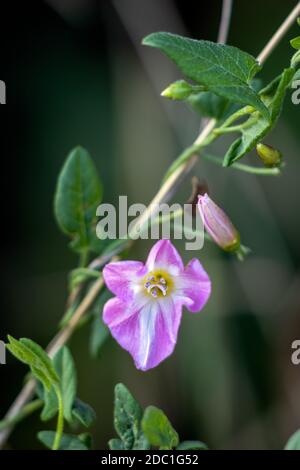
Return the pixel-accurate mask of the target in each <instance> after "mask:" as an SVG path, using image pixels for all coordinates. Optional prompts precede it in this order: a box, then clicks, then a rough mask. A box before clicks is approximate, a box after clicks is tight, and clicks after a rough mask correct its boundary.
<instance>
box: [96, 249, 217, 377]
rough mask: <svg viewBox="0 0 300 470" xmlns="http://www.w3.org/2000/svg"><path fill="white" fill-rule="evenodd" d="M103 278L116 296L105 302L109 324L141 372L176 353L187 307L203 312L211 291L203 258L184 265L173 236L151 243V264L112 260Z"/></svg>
mask: <svg viewBox="0 0 300 470" xmlns="http://www.w3.org/2000/svg"><path fill="white" fill-rule="evenodd" d="M103 277H104V280H105V283H106V285H107V287H108V289H109V290H111V291H112V292H113V294H115V296H116V297H114V298H112V299H110V300H108V302H107V303H106V304H105V306H104V309H103V320H104V323H106V325H107V326H108V327H109V329H110V331H111V334H112V336H113V337H114V338H115V339H116V341H117V342H118V343H119V344H120V345H121V346H122V347H123V348H124V349H126V351H128V352H129V353H130V354H131V355H132V357H133V359H134V361H135V365H136V367H137V368H138V369H141V370H148V369H151V368H152V367H155V366H157V365H158V364H159V363H160V362H162V361H163V360H164V359H166V357H168V356H169V355H170V354H172V352H173V350H174V347H175V344H176V341H177V333H178V328H179V325H180V321H181V313H182V307H183V306H184V307H186V308H187V309H188V310H189V311H190V312H194V313H196V312H199V311H200V310H201V309H202V308H203V307H204V305H205V304H206V302H207V300H208V298H209V296H210V291H211V283H210V279H209V277H208V275H207V273H206V272H205V271H204V269H203V267H202V266H201V264H200V262H199V261H198V260H197V259H195V258H194V259H192V260H191V261H190V262H189V263H188V265H187V266H186V267H184V265H183V262H182V259H181V257H180V255H179V253H178V252H177V250H176V249H175V247H174V246H173V245H172V243H171V242H170V241H169V240H160V241H158V242H157V243H156V244H155V245H154V246H153V247H152V249H151V250H150V253H149V255H148V259H147V261H146V264H143V263H141V262H139V261H119V262H115V263H109V264H107V265H106V266H105V267H104V269H103Z"/></svg>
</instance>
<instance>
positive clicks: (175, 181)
mask: <svg viewBox="0 0 300 470" xmlns="http://www.w3.org/2000/svg"><path fill="white" fill-rule="evenodd" d="M299 15H300V3H298V5H297V6H296V7H295V8H294V9H293V11H292V12H291V13H290V14H289V16H288V17H287V19H286V20H285V21H284V22H283V23H282V25H281V26H280V27H279V29H278V30H277V32H276V33H275V34H274V36H272V38H271V39H270V41H269V42H268V43H267V45H266V46H265V47H264V49H263V50H262V52H261V53H260V54H259V55H258V57H257V60H258V61H259V62H260V63H261V64H262V63H263V62H265V60H266V59H267V58H268V57H269V55H270V54H271V52H272V51H273V50H274V49H275V47H276V46H277V44H278V43H279V41H280V39H281V38H282V37H283V36H284V34H285V33H286V32H287V30H288V29H289V27H290V26H291V25H292V24H293V22H294V21H295V20H296V18H297V16H299ZM214 126H215V122H214V121H213V120H210V121H209V122H208V123H207V124H206V126H205V127H204V129H203V130H202V131H201V132H200V134H199V136H198V138H197V139H196V140H195V142H194V144H196V145H197V144H199V142H200V143H201V142H202V141H203V140H202V139H203V138H206V137H208V135H209V134H210V133H211V131H212V130H213V128H214ZM196 161H197V156H196V155H194V154H193V153H192V154H191V155H190V156H189V158H188V159H187V160H186V161H184V162H183V163H182V165H180V166H179V167H178V168H177V169H176V170H175V171H174V172H173V173H172V174H170V176H169V177H168V178H167V180H166V181H165V182H164V183H163V185H162V186H161V188H160V189H159V190H158V192H157V194H156V196H155V197H154V198H153V200H152V202H151V204H150V206H148V208H147V209H146V211H145V212H144V213H143V214H142V217H141V219H140V220H139V221H138V223H139V225H143V224H145V223H146V222H147V221H148V220H149V219H150V218H151V215H152V214H153V211H155V209H153V206H155V205H158V204H160V203H161V202H163V201H165V200H166V199H167V198H169V197H171V195H172V194H173V192H175V191H176V189H177V187H178V185H179V183H180V182H181V181H182V179H183V178H184V176H185V175H186V174H187V173H188V172H189V170H191V168H192V167H193V166H194V165H195V163H196ZM107 261H108V260H107ZM91 264H92V263H91ZM90 266H91V265H90ZM102 286H103V281H102V280H101V279H99V280H97V281H96V282H95V283H94V284H93V287H92V288H91V290H90V291H89V292H88V293H87V294H86V296H85V297H84V299H83V300H82V302H81V303H80V305H79V307H78V308H77V309H76V311H75V313H74V315H73V317H72V318H71V320H70V324H71V325H70V324H68V325H67V326H66V327H65V328H64V329H63V330H62V331H61V332H60V333H58V335H57V336H55V338H54V339H53V340H52V341H51V343H50V350H49V352H50V354H53V353H55V352H56V351H57V350H58V349H59V348H60V347H61V346H63V345H64V344H65V343H66V342H67V341H68V339H69V338H70V336H71V335H72V333H73V331H74V329H75V328H76V325H77V323H78V322H79V320H80V319H81V317H82V315H83V314H84V313H85V312H86V311H87V310H88V309H89V308H90V306H91V305H92V303H93V302H94V300H95V299H96V297H97V295H98V293H99V292H100V290H101V288H102ZM34 389H35V381H29V382H28V383H27V384H26V385H25V386H24V388H23V389H22V390H21V392H20V393H19V395H18V396H17V398H16V400H15V401H14V402H13V404H12V406H11V407H10V409H9V410H8V412H7V414H6V417H5V419H11V418H13V417H14V416H15V415H17V414H18V413H19V412H20V410H21V409H22V408H23V406H24V405H25V404H26V403H27V401H28V400H30V398H31V397H32V395H33V393H34ZM10 430H11V429H10V428H9V427H7V428H6V429H4V430H3V431H2V432H0V448H1V447H2V446H3V445H4V443H5V442H6V439H7V437H8V436H9V434H10Z"/></svg>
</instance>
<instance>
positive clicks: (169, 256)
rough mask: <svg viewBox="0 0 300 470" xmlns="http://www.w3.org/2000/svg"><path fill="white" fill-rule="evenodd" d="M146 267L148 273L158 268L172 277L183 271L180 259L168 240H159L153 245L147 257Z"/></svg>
mask: <svg viewBox="0 0 300 470" xmlns="http://www.w3.org/2000/svg"><path fill="white" fill-rule="evenodd" d="M146 266H147V268H148V269H149V271H153V269H157V268H160V269H166V270H167V271H168V272H170V274H173V275H177V274H179V272H180V271H183V269H184V265H183V262H182V259H181V257H180V255H179V253H178V251H177V250H176V248H175V247H174V245H173V244H172V243H171V242H170V240H159V241H158V242H157V243H155V245H154V246H153V247H152V248H151V250H150V253H149V255H148V258H147V261H146Z"/></svg>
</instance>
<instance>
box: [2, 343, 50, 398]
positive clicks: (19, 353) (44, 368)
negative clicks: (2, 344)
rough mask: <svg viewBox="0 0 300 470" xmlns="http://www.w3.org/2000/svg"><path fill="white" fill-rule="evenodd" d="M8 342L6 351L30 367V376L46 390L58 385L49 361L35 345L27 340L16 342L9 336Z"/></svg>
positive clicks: (43, 352)
mask: <svg viewBox="0 0 300 470" xmlns="http://www.w3.org/2000/svg"><path fill="white" fill-rule="evenodd" d="M8 340H9V344H7V345H6V347H7V349H8V350H9V351H10V352H11V353H12V354H13V355H14V356H15V357H16V358H17V359H19V360H20V361H21V362H23V363H24V364H27V365H28V366H29V367H30V369H31V372H32V374H33V375H34V376H35V377H36V378H37V379H38V380H39V381H41V382H42V384H43V385H44V387H45V388H46V389H47V390H50V388H51V385H52V384H53V385H57V384H58V383H59V378H58V376H57V374H56V372H55V369H54V367H53V364H52V361H51V359H50V358H49V356H48V355H47V354H46V353H45V351H44V350H43V349H42V348H41V347H40V346H39V345H38V344H37V343H35V342H34V341H32V340H30V339H27V338H21V339H20V340H19V341H18V340H16V339H15V338H13V337H12V336H9V335H8Z"/></svg>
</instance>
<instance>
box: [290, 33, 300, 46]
mask: <svg viewBox="0 0 300 470" xmlns="http://www.w3.org/2000/svg"><path fill="white" fill-rule="evenodd" d="M290 43H291V46H292V47H293V48H294V49H300V36H298V37H296V38H294V39H291V40H290Z"/></svg>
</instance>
